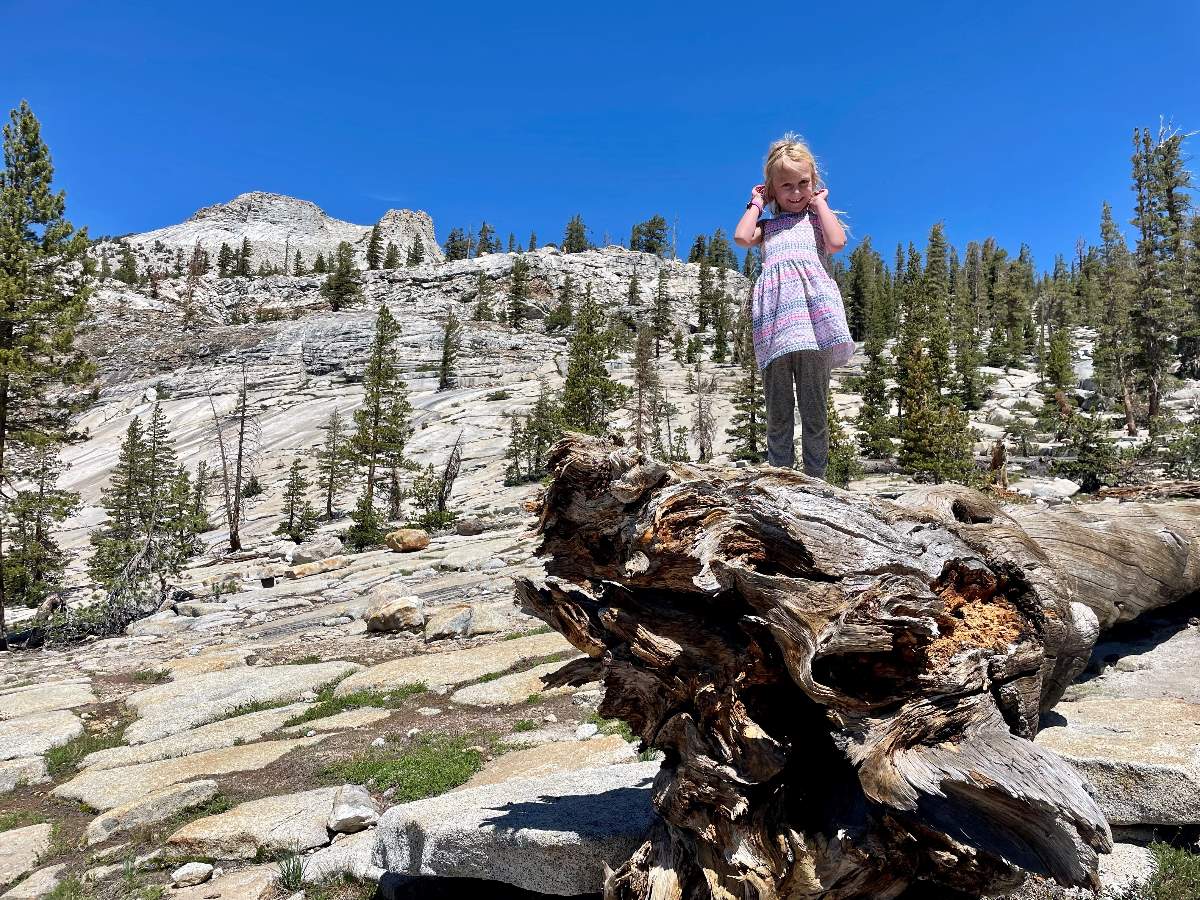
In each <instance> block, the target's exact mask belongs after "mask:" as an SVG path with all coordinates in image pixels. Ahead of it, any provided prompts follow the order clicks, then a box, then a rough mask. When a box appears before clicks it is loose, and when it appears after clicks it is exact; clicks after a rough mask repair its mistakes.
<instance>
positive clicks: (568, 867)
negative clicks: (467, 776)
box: [375, 763, 658, 896]
mask: <svg viewBox="0 0 1200 900" xmlns="http://www.w3.org/2000/svg"><path fill="white" fill-rule="evenodd" d="M657 771H658V763H641V764H633V765H623V766H607V767H604V768H597V769H584V770H577V771H574V772H566V773H562V774H559V775H552V776H548V777H543V778H519V779H514V780H511V781H506V782H504V783H502V784H497V785H489V786H486V787H479V788H471V789H469V790H461V791H456V792H453V793H450V794H443V795H442V796H440V797H432V798H430V799H428V800H418V801H416V802H414V803H406V804H403V805H401V806H395V807H392V808H391V809H390V810H388V811H387V812H386V813H384V815H383V818H382V819H380V821H379V827H378V828H377V829H376V835H377V841H376V845H375V863H376V865H378V866H380V867H382V868H384V869H387V870H388V871H391V872H400V873H404V874H409V875H443V876H454V877H465V878H484V879H488V880H491V881H503V882H507V883H508V884H511V885H515V886H517V887H520V888H524V889H526V890H530V891H540V892H542V893H546V894H560V895H566V896H571V895H575V894H587V893H594V892H597V891H599V890H601V888H602V882H603V877H604V866H605V864H608V865H611V866H613V867H616V866H617V865H619V864H620V863H622V862H624V861H625V860H626V859H628V857H629V854H630V853H632V852H633V850H634V849H636V847H637V846H638V845H639V844H640V843H641V841H642V839H643V837H644V835H645V833H646V831H647V829H649V827H650V826H651V824H652V823H653V822H654V819H655V813H654V811H653V808H652V807H651V805H650V786H651V783H652V782H653V780H654V775H655V774H656V773H657Z"/></svg>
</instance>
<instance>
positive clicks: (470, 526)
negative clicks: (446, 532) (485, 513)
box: [454, 516, 483, 537]
mask: <svg viewBox="0 0 1200 900" xmlns="http://www.w3.org/2000/svg"><path fill="white" fill-rule="evenodd" d="M454 530H455V531H457V532H458V533H459V534H461V535H463V536H464V537H473V536H474V535H477V534H483V522H482V521H481V520H480V519H479V518H478V517H476V516H467V517H466V518H463V519H459V520H458V521H457V522H455V523H454Z"/></svg>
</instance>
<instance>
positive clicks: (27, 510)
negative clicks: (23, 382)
mask: <svg viewBox="0 0 1200 900" xmlns="http://www.w3.org/2000/svg"><path fill="white" fill-rule="evenodd" d="M24 456H25V459H24V461H23V463H22V465H21V466H20V472H19V478H20V481H21V483H22V484H23V486H22V487H21V488H19V489H17V490H16V492H15V494H14V495H13V496H12V498H11V500H10V501H9V502H8V503H7V504H6V506H7V509H6V515H7V516H8V523H7V526H6V527H7V532H8V547H7V551H6V553H5V555H4V568H5V571H4V575H3V578H4V586H5V592H6V593H5V597H6V599H7V600H8V601H9V602H10V603H13V604H24V605H26V606H36V605H37V604H39V603H41V602H42V601H43V600H45V599H46V597H48V596H49V595H50V594H51V593H53V592H54V591H56V590H58V588H59V587H60V586H61V585H62V578H63V573H64V572H65V570H66V567H67V563H68V562H69V561H70V556H69V555H68V554H67V553H66V552H65V551H64V550H63V548H62V546H61V545H60V544H59V543H58V538H57V536H56V534H55V528H56V526H58V525H59V524H60V523H61V522H62V521H63V520H64V519H66V518H67V517H68V516H70V515H73V514H74V513H75V512H76V511H77V510H78V509H79V495H78V494H76V493H73V492H71V491H65V490H62V489H61V488H59V487H57V483H58V478H59V475H60V474H61V473H62V471H63V469H64V468H65V466H64V465H63V464H62V462H61V461H60V460H59V458H58V443H57V442H56V441H53V440H44V439H43V440H33V441H31V442H30V444H29V446H28V448H27V451H26V453H25V454H24Z"/></svg>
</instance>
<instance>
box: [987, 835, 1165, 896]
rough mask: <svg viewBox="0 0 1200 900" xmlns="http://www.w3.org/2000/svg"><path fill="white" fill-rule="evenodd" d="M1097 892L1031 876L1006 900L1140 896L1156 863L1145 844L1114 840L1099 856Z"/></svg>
mask: <svg viewBox="0 0 1200 900" xmlns="http://www.w3.org/2000/svg"><path fill="white" fill-rule="evenodd" d="M1099 868H1100V871H1099V875H1100V893H1099V894H1093V893H1092V892H1091V891H1085V890H1083V889H1082V888H1064V887H1061V886H1059V885H1057V884H1055V883H1054V882H1053V881H1046V880H1045V879H1042V878H1035V877H1034V878H1030V879H1029V880H1028V881H1026V882H1025V884H1023V885H1021V887H1020V888H1019V889H1018V890H1016V891H1015V892H1013V893H1011V894H1006V895H1005V900H1128V898H1133V897H1141V896H1142V893H1141V891H1142V890H1143V889H1144V888H1145V886H1146V885H1147V884H1149V883H1150V880H1151V879H1152V878H1153V877H1154V873H1155V872H1156V871H1157V870H1158V863H1157V862H1156V861H1155V859H1154V854H1152V853H1151V852H1150V851H1149V850H1147V849H1146V848H1145V847H1139V846H1137V845H1136V844H1121V843H1115V844H1113V848H1112V853H1104V854H1101V856H1100V867H1099Z"/></svg>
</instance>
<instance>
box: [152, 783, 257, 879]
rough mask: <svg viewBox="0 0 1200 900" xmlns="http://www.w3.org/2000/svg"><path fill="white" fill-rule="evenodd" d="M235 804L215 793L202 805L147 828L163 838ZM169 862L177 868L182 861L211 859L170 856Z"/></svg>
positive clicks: (206, 860)
mask: <svg viewBox="0 0 1200 900" xmlns="http://www.w3.org/2000/svg"><path fill="white" fill-rule="evenodd" d="M235 805H236V804H235V803H234V802H233V800H231V799H230V798H229V797H226V796H225V795H224V794H217V796H215V797H213V798H212V799H211V800H209V801H208V802H207V803H205V804H204V805H203V806H194V807H192V808H191V809H185V810H183V811H182V812H179V813H176V814H175V815H173V816H172V817H171V818H169V819H167V820H165V821H163V822H158V823H156V824H154V825H153V826H151V828H150V829H149V830H152V831H153V835H154V836H156V837H157V836H159V835H161V836H163V837H164V838H165V837H166V836H167V835H171V834H174V833H175V832H176V831H178V830H179V829H180V828H182V827H183V826H184V825H187V824H188V823H189V822H195V821H196V820H197V819H206V818H208V817H209V816H218V815H220V814H221V813H223V812H229V810H231V809H233V807H234V806H235ZM146 843H149V842H146ZM170 862H173V863H174V864H175V865H174V868H176V869H177V868H179V867H180V866H182V865H183V864H184V863H190V862H206V863H211V862H212V860H211V859H210V858H208V857H207V856H180V857H171V859H170ZM164 867H165V864H164Z"/></svg>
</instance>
